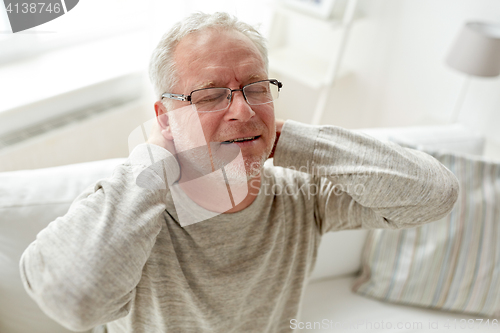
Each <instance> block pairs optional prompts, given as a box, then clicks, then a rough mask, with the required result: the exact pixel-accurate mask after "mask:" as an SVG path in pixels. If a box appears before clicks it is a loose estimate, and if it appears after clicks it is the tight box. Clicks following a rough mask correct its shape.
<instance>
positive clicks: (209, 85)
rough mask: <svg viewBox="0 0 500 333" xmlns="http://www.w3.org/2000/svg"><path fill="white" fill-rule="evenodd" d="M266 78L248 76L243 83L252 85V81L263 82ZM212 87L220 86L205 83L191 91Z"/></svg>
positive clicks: (258, 75) (254, 75) (256, 75)
mask: <svg viewBox="0 0 500 333" xmlns="http://www.w3.org/2000/svg"><path fill="white" fill-rule="evenodd" d="M266 78H267V76H265V75H262V74H253V75H251V76H249V77H248V79H247V80H245V81H244V82H249V83H252V81H253V80H257V81H259V80H265V79H266ZM247 84H248V83H247ZM214 87H216V88H220V87H221V86H217V85H216V84H215V83H214V82H213V81H207V82H205V83H202V84H200V85H198V86H196V87H195V88H194V89H193V90H198V89H205V88H214Z"/></svg>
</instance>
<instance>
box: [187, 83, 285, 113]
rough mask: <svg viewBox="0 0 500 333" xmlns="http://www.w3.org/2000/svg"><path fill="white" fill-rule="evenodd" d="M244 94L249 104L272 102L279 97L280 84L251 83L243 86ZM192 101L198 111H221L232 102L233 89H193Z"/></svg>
mask: <svg viewBox="0 0 500 333" xmlns="http://www.w3.org/2000/svg"><path fill="white" fill-rule="evenodd" d="M243 94H244V95H245V97H246V100H247V102H248V104H250V105H260V104H267V103H271V102H272V101H273V100H275V99H277V98H278V95H279V89H278V86H276V85H274V84H271V83H270V82H269V81H261V82H255V83H251V84H249V85H246V86H244V87H243ZM191 103H192V104H193V105H194V106H195V108H196V110H197V111H200V112H203V111H205V112H207V111H220V110H224V109H226V108H227V107H228V106H229V104H230V103H231V89H229V88H206V89H201V90H196V91H193V92H192V94H191Z"/></svg>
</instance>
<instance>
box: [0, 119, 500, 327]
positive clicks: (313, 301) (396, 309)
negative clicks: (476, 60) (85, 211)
mask: <svg viewBox="0 0 500 333" xmlns="http://www.w3.org/2000/svg"><path fill="white" fill-rule="evenodd" d="M359 131H361V132H363V133H365V134H368V135H371V136H373V137H376V138H378V139H380V140H391V141H394V140H395V141H397V142H398V143H402V144H408V145H413V146H415V147H432V148H433V149H438V150H449V151H457V152H462V153H466V154H475V155H481V154H482V151H483V149H484V144H485V140H484V138H482V137H481V136H480V135H478V134H476V133H474V132H472V131H469V130H467V129H466V128H464V127H463V126H461V125H447V126H424V127H408V128H378V129H363V130H359ZM123 160H124V159H110V160H102V161H96V162H88V163H81V164H74V165H67V166H59V167H52V168H46V169H38V170H22V171H15V172H4V173H0V268H1V269H0V332H1V333H63V332H70V331H69V330H67V329H66V328H64V327H62V326H60V325H59V324H58V323H56V322H54V321H52V320H51V319H50V318H48V317H47V316H46V315H45V314H44V313H43V312H42V311H41V310H40V309H39V308H38V306H37V305H36V304H35V302H34V301H33V300H31V298H30V297H29V296H28V295H27V294H26V292H25V290H24V287H23V285H22V282H21V280H20V274H19V267H18V265H19V259H20V257H21V254H22V252H23V251H24V249H25V248H26V247H27V246H28V244H30V243H31V242H32V241H33V240H35V238H36V235H37V233H38V232H39V231H40V230H42V229H43V228H45V227H46V226H47V225H48V224H49V223H50V222H51V221H53V220H55V219H56V218H57V217H58V216H61V215H64V214H65V213H66V211H67V210H68V207H69V205H70V204H71V202H72V201H73V200H74V199H75V197H76V196H77V195H78V194H80V193H81V192H82V191H83V190H84V189H85V188H86V187H87V186H89V185H92V184H93V183H94V182H95V181H96V180H98V179H100V178H105V177H108V176H110V175H111V174H112V171H113V169H114V168H115V166H116V165H118V164H119V163H121V162H122V161H123ZM368 235H369V231H368V230H349V231H341V232H335V233H329V234H326V235H325V236H324V237H323V239H322V242H321V245H320V249H319V253H318V259H317V262H316V266H315V269H314V272H313V274H312V276H311V278H310V281H309V284H308V286H307V288H306V290H305V294H304V296H303V301H302V304H301V307H300V312H299V315H298V316H297V318H293V319H292V320H291V322H290V325H291V327H292V328H295V329H296V330H297V332H348V331H356V332H385V331H390V332H437V331H446V332H463V331H464V330H466V331H468V332H493V331H495V332H498V331H499V327H498V325H496V326H495V325H493V323H494V321H493V320H494V319H493V318H490V317H487V316H478V315H474V314H470V313H469V314H465V313H460V312H448V311H442V310H436V309H432V308H426V307H422V306H420V307H417V306H409V305H406V304H397V303H391V302H386V301H384V300H380V299H375V298H370V297H366V296H365V295H361V294H359V293H355V292H353V291H352V285H353V283H354V281H355V280H356V279H357V277H358V276H359V274H360V269H361V265H362V252H363V250H364V248H365V242H366V239H367V237H368ZM496 269H497V271H498V270H500V267H499V266H497V267H496ZM498 292H499V293H500V290H499V291H498ZM464 320H465V321H464ZM470 320H472V322H471V321H470ZM480 320H481V322H482V323H483V322H485V321H486V320H489V321H488V325H477V323H479V322H480ZM482 320H484V321H482ZM495 320H496V319H495ZM467 321H468V323H469V327H465V325H464V323H466V322H467ZM496 322H497V323H498V320H497V321H496ZM472 323H473V324H474V325H472ZM95 331H97V329H96V330H95Z"/></svg>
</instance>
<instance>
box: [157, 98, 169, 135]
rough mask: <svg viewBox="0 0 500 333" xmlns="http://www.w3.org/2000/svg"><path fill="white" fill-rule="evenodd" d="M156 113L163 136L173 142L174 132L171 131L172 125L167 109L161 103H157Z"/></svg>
mask: <svg viewBox="0 0 500 333" xmlns="http://www.w3.org/2000/svg"><path fill="white" fill-rule="evenodd" d="M155 113H156V121H157V122H158V125H160V128H161V132H162V134H163V135H164V136H165V137H166V138H167V139H170V140H173V138H172V132H171V129H170V123H169V120H168V113H167V109H166V108H165V105H163V103H162V102H161V101H157V102H156V103H155Z"/></svg>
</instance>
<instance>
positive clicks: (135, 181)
mask: <svg viewBox="0 0 500 333" xmlns="http://www.w3.org/2000/svg"><path fill="white" fill-rule="evenodd" d="M163 167H165V171H166V172H162V171H163ZM178 173H179V167H178V164H177V162H176V161H175V159H172V155H171V154H170V153H169V152H168V151H167V150H165V149H163V148H161V147H158V146H154V145H148V144H142V145H139V146H138V147H136V148H135V149H134V150H133V151H132V153H131V154H130V156H129V158H128V159H127V160H126V162H125V163H124V164H122V165H119V166H117V167H116V169H115V170H114V172H113V175H112V176H111V177H110V178H108V179H104V180H100V181H98V182H97V183H96V184H95V185H94V186H92V187H89V188H88V189H87V190H86V191H85V192H84V193H82V194H81V195H80V196H79V197H78V198H77V199H76V200H75V201H74V202H73V203H72V204H71V206H70V208H69V211H68V212H67V213H66V215H64V216H62V217H59V218H57V219H56V220H55V221H53V222H51V223H50V224H49V225H48V226H47V227H46V228H45V229H44V230H42V231H41V232H40V233H39V234H38V235H37V237H36V240H35V241H34V242H33V243H31V244H30V245H29V246H28V248H27V249H26V250H25V251H24V253H23V255H22V257H21V260H20V270H21V279H22V281H23V284H24V287H25V289H26V291H27V292H28V294H29V295H30V296H31V297H32V298H33V299H34V300H35V301H36V303H37V304H38V305H39V306H40V308H41V309H42V310H43V311H44V312H45V313H46V314H47V315H48V316H50V317H51V318H53V319H54V320H56V321H57V322H59V323H60V324H62V325H63V326H65V327H67V328H69V329H71V330H75V331H84V330H87V329H90V328H92V327H94V326H97V325H99V324H102V323H105V322H109V321H112V320H115V319H118V318H120V317H123V316H125V315H127V314H128V311H129V309H130V305H131V302H132V301H133V299H134V296H135V287H136V285H137V284H138V282H139V280H140V279H141V274H142V269H143V267H144V265H145V263H146V261H147V259H148V257H149V255H150V253H151V250H152V247H153V245H154V244H155V241H156V237H157V235H158V234H159V232H160V230H161V227H162V221H163V220H162V214H163V212H164V210H165V207H166V205H165V196H166V194H167V192H168V186H166V185H165V181H164V177H165V176H167V178H168V180H169V183H171V181H170V180H171V179H174V178H176V175H178Z"/></svg>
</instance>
